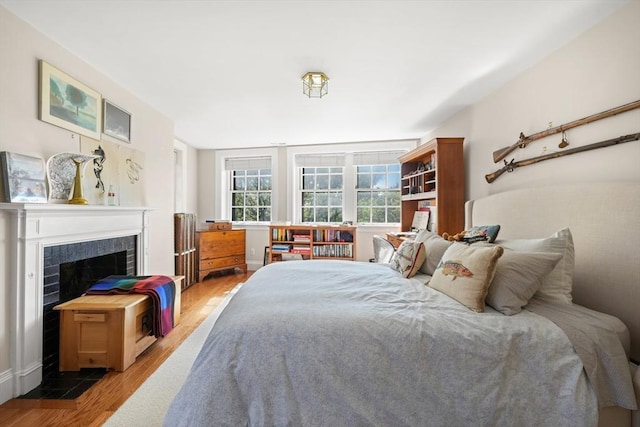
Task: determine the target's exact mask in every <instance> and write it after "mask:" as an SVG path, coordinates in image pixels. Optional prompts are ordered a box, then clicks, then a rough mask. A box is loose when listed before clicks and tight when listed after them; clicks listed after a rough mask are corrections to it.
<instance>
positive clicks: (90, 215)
mask: <svg viewBox="0 0 640 427" xmlns="http://www.w3.org/2000/svg"><path fill="white" fill-rule="evenodd" d="M0 210H2V211H4V212H6V213H8V214H9V216H10V229H9V230H8V235H7V243H8V246H7V251H8V254H9V259H7V267H8V269H9V270H10V271H9V276H8V277H9V286H10V287H11V297H10V298H11V299H10V302H11V305H12V311H11V315H10V319H11V328H12V329H11V336H10V354H11V375H10V376H7V375H5V376H3V378H2V379H1V380H0V382H2V383H4V384H0V402H4V401H6V400H8V399H10V398H12V397H17V396H21V395H23V394H25V393H27V392H29V391H31V390H33V389H34V388H36V387H37V386H38V385H39V384H40V383H41V382H42V334H43V311H42V310H43V292H44V277H43V265H44V248H45V247H47V246H57V245H63V244H69V243H78V242H86V241H92V240H102V239H109V238H114V237H125V236H136V238H137V253H138V256H137V266H136V271H137V274H148V273H147V271H148V264H149V261H148V257H149V254H148V252H149V245H148V242H149V233H148V231H149V225H148V213H149V212H150V211H151V209H150V208H146V207H120V206H96V205H88V206H87V205H68V204H27V203H24V204H23V203H0ZM9 382H11V386H10V387H9V384H8V383H9ZM8 390H11V393H12V395H11V396H6V395H3V394H7V391H8ZM3 391H4V393H3Z"/></svg>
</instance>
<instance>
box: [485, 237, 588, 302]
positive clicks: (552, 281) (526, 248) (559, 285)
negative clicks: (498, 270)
mask: <svg viewBox="0 0 640 427" xmlns="http://www.w3.org/2000/svg"><path fill="white" fill-rule="evenodd" d="M495 244H497V245H500V246H502V247H503V248H505V249H511V250H514V251H519V252H547V253H557V254H561V256H562V257H561V258H560V260H559V261H558V264H556V266H555V268H554V269H553V270H551V272H550V273H549V274H548V275H547V276H546V277H545V278H544V279H543V280H542V286H540V289H538V291H537V292H536V295H537V296H539V297H540V298H543V299H546V300H551V301H558V302H563V303H566V304H571V300H572V298H571V289H572V287H573V268H574V258H575V252H574V247H573V238H572V236H571V231H570V230H569V229H568V228H563V229H562V230H560V231H558V232H556V233H554V234H553V235H551V236H549V237H546V238H544V239H514V240H496V241H495Z"/></svg>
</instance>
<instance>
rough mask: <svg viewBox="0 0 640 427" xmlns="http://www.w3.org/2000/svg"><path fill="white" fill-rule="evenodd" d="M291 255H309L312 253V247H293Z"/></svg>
mask: <svg viewBox="0 0 640 427" xmlns="http://www.w3.org/2000/svg"><path fill="white" fill-rule="evenodd" d="M291 253H294V254H302V255H309V254H310V253H311V247H310V246H304V245H293V248H292V249H291Z"/></svg>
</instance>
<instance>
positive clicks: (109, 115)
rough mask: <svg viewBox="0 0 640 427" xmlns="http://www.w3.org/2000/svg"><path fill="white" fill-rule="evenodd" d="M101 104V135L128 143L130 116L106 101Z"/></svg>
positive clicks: (129, 138)
mask: <svg viewBox="0 0 640 427" xmlns="http://www.w3.org/2000/svg"><path fill="white" fill-rule="evenodd" d="M103 102H104V106H103V108H102V111H103V113H104V120H102V123H103V129H102V133H104V134H105V135H109V136H112V137H114V138H116V139H119V140H120V141H124V142H129V143H130V142H131V114H129V113H128V112H127V111H125V110H123V109H122V108H120V107H118V106H117V105H114V104H113V103H111V102H110V101H108V100H106V99H105V100H104V101H103Z"/></svg>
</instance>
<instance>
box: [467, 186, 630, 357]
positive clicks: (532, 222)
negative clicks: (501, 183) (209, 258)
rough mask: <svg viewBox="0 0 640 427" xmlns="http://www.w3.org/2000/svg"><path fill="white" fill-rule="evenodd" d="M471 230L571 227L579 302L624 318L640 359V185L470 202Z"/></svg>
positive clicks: (523, 192)
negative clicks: (481, 227)
mask: <svg viewBox="0 0 640 427" xmlns="http://www.w3.org/2000/svg"><path fill="white" fill-rule="evenodd" d="M465 215H466V223H465V229H468V228H469V227H471V226H473V225H490V224H500V226H501V228H500V233H499V235H498V238H499V239H501V238H502V239H522V238H541V237H547V236H549V235H551V234H553V233H554V232H556V231H558V230H560V229H561V228H564V227H569V228H570V230H571V234H572V235H573V241H574V245H575V273H574V280H573V301H574V302H575V303H576V304H580V305H583V306H585V307H588V308H591V309H594V310H597V311H601V312H604V313H608V314H611V315H613V316H616V317H618V318H619V319H620V320H622V321H623V322H624V323H625V324H626V325H627V327H628V328H629V332H630V335H631V359H632V360H633V361H635V362H636V363H638V362H640V267H639V266H640V183H639V182H610V183H588V184H574V185H557V186H552V187H537V188H526V189H520V190H511V191H506V192H504V193H498V194H493V195H491V196H487V197H485V198H482V199H478V200H471V201H468V202H467V203H466V205H465Z"/></svg>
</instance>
